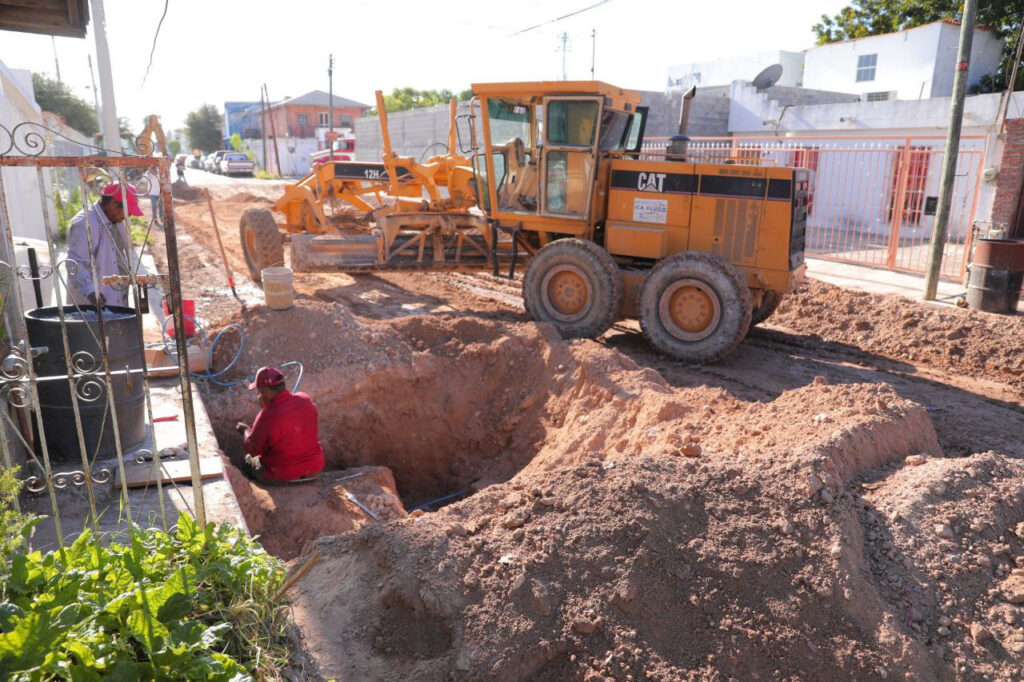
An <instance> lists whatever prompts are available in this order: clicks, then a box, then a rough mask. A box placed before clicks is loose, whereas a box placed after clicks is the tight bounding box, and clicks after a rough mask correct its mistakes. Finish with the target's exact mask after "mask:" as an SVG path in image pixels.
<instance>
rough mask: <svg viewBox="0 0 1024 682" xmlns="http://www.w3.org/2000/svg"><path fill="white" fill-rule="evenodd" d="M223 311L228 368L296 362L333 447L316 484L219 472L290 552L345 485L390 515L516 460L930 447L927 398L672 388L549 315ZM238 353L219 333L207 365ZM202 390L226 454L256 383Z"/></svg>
mask: <svg viewBox="0 0 1024 682" xmlns="http://www.w3.org/2000/svg"><path fill="white" fill-rule="evenodd" d="M229 321H232V320H229ZM233 321H237V322H239V323H241V324H242V325H243V326H244V328H245V329H246V338H247V343H246V346H245V348H244V350H243V353H242V359H241V362H240V363H239V367H240V368H246V369H247V370H254V369H255V368H257V367H259V366H261V365H264V364H277V365H280V364H282V363H285V362H288V361H291V360H299V361H301V362H302V363H303V365H304V374H303V377H302V381H301V386H300V390H302V391H304V392H306V393H308V394H309V395H310V396H311V397H312V398H313V399H314V401H315V402H316V404H317V406H318V409H319V412H320V438H321V442H322V444H323V446H324V451H325V454H326V458H327V472H326V473H325V476H324V477H323V478H322V480H321V481H319V482H318V483H315V484H309V485H305V486H297V487H285V488H263V487H260V486H255V485H252V484H251V483H250V482H249V481H248V480H246V479H245V478H244V477H243V476H241V475H240V473H239V472H237V471H234V470H233V471H232V472H231V474H230V477H231V480H232V482H233V484H234V487H235V490H236V494H237V496H238V498H239V502H240V504H241V507H242V510H243V513H245V515H246V519H247V521H248V523H249V525H250V530H251V531H252V532H254V533H256V534H259V535H261V536H263V538H264V544H265V545H266V546H267V547H268V549H270V550H271V551H275V553H278V554H280V555H282V556H286V557H288V556H293V555H295V554H296V553H298V552H299V551H301V549H302V547H303V545H304V544H305V543H306V542H308V541H309V540H312V539H315V538H316V537H318V536H321V535H331V534H336V533H341V532H346V531H349V530H352V529H353V528H356V527H358V526H360V525H362V524H363V523H364V522H365V520H366V515H365V513H364V512H363V511H362V510H360V509H359V508H358V506H357V505H355V504H354V503H353V502H352V501H351V499H346V492H348V493H353V494H355V495H356V497H357V498H358V499H360V500H362V498H363V497H367V498H368V499H370V500H371V501H372V502H373V503H374V504H375V505H379V504H380V503H381V498H383V502H384V503H386V504H384V505H383V506H384V507H385V508H387V511H388V512H389V514H387V515H384V516H385V517H386V518H397V517H402V516H404V515H405V513H406V510H407V509H412V508H414V507H416V506H419V505H421V504H423V503H426V502H429V501H432V500H436V499H437V498H442V497H446V496H449V495H454V496H455V497H454V499H461V498H463V497H465V496H468V495H469V494H471V493H473V492H475V491H477V490H480V489H482V488H484V487H486V486H488V485H491V484H495V483H501V482H505V481H508V480H509V479H512V478H513V477H515V476H516V475H517V474H518V473H519V472H522V471H524V470H527V471H531V472H532V471H554V470H558V469H562V468H565V467H570V466H575V465H577V464H579V463H580V462H583V461H586V460H588V459H591V458H595V457H596V458H600V459H610V460H614V459H617V458H622V457H629V456H633V455H638V454H656V455H670V456H686V455H694V454H695V453H697V452H698V451H703V457H704V458H705V459H706V458H707V457H709V456H729V457H737V458H739V460H740V461H742V460H743V459H744V458H750V459H752V458H755V457H759V456H765V455H764V453H765V452H772V451H783V450H786V449H787V448H789V447H791V446H793V445H795V444H804V443H805V441H806V432H807V431H808V430H811V431H822V430H830V431H831V430H833V428H834V427H836V426H837V425H839V424H841V427H842V428H840V429H839V433H838V435H835V436H833V438H832V441H830V442H831V443H832V444H831V445H830V446H829V448H831V450H830V452H829V453H826V454H824V455H821V457H827V461H828V462H829V467H831V475H834V476H836V477H850V476H856V475H857V474H858V473H859V472H860V471H863V470H865V469H866V468H870V467H872V466H877V465H879V464H882V463H884V462H886V461H888V460H889V459H891V458H892V457H896V456H900V453H903V454H906V453H908V452H911V451H932V452H938V451H939V447H938V444H937V442H936V441H935V435H934V430H933V428H932V425H931V422H930V420H929V419H928V417H927V414H926V413H925V412H924V410H923V409H921V408H920V407H919V406H914V405H913V404H911V403H906V402H905V401H902V400H900V399H899V398H898V397H897V396H895V395H894V394H892V393H891V391H889V390H887V389H886V388H885V387H879V386H847V387H829V386H810V387H806V388H805V389H802V390H798V391H793V392H789V393H786V394H783V395H782V396H781V397H780V398H778V399H777V400H776V401H774V402H771V403H747V402H744V401H741V400H738V399H736V398H734V397H733V396H731V395H729V394H728V393H726V392H724V391H721V390H719V389H709V388H695V389H686V390H682V389H674V388H672V387H670V386H668V385H667V384H665V382H664V381H663V380H662V378H661V377H660V375H658V374H657V373H656V372H654V371H652V370H649V369H647V370H642V369H639V368H638V367H637V366H636V365H635V364H634V363H633V362H632V361H630V360H628V359H627V358H625V357H624V356H622V355H621V354H619V353H617V352H615V351H611V350H609V349H606V348H604V347H602V346H600V345H598V344H595V343H593V342H589V341H578V342H571V343H566V342H565V341H563V340H561V339H560V338H559V337H558V336H557V334H556V333H555V331H554V330H553V329H551V328H550V327H547V326H544V325H535V324H508V323H501V322H495V321H488V320H482V319H479V318H474V317H457V316H451V317H446V316H412V317H405V318H400V319H397V320H388V321H367V320H364V319H361V318H356V317H354V316H353V315H351V313H349V312H348V310H347V309H346V308H345V307H344V306H341V305H338V304H331V303H326V302H320V301H300V302H299V303H298V305H297V306H296V307H295V308H293V309H291V310H288V311H271V310H268V309H265V308H256V309H251V310H250V311H248V312H247V313H246V314H245V315H244V316H239V317H238V318H237V319H236V320H233ZM234 352H235V348H231V347H229V345H228V344H225V347H224V348H223V349H219V350H218V353H217V358H215V362H224V361H225V359H226V358H229V357H230V356H231V355H233V354H234ZM206 398H207V400H206V402H207V405H208V410H209V412H210V415H211V418H212V420H213V424H214V428H215V430H216V432H217V434H218V438H219V439H220V445H221V447H222V449H223V450H224V452H225V453H226V454H228V455H229V457H235V458H237V457H238V456H240V454H241V448H242V445H241V438H240V436H239V435H238V434H237V433H236V432H235V430H234V425H235V423H236V422H238V421H251V419H252V417H253V416H254V414H255V412H256V410H257V407H256V405H255V404H254V402H253V395H252V394H251V393H250V392H248V391H245V390H244V389H241V388H238V387H236V388H233V389H216V388H207V389H206ZM822 400H826V401H827V402H828V403H835V411H833V412H830V413H828V414H826V415H825V416H823V417H822V418H821V420H820V421H819V422H812V423H810V425H809V426H808V425H807V424H806V423H805V422H804V421H803V420H805V419H806V418H807V414H808V411H809V410H818V409H819V404H818V403H820V402H821V401H822ZM890 404H892V405H893V406H894V407H893V409H889V407H888V406H889V405H890ZM865 405H867V407H865ZM880 405H881V406H883V407H879V406H880ZM897 406H898V407H897ZM797 416H799V418H800V420H798V421H794V419H795V418H796V417H797ZM821 447H825V446H824V445H821ZM803 450H807V447H806V446H803ZM822 452H824V451H822ZM851 453H853V454H851ZM769 456H770V455H769ZM750 459H748V461H750ZM796 461H797V460H795V459H794V460H791V461H790V462H789V465H791V466H795V465H796V464H795V462H796ZM823 461H824V460H823ZM353 467H378V469H376V470H375V473H374V474H373V476H366V477H363V478H361V479H360V480H355V481H352V480H350V481H345V482H340V481H337V480H336V479H337V478H338V476H339V475H340V474H338V473H337V472H340V471H343V470H344V471H348V470H351V469H352V468H353ZM392 476H393V478H392ZM356 488H359V489H358V490H357V489H356ZM397 498H400V499H401V504H399V503H398V499H397Z"/></svg>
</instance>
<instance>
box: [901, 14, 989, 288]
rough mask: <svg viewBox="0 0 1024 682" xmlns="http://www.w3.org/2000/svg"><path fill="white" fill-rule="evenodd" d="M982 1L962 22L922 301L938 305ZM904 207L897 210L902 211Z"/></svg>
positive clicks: (964, 16)
mask: <svg viewBox="0 0 1024 682" xmlns="http://www.w3.org/2000/svg"><path fill="white" fill-rule="evenodd" d="M977 10H978V0H965V2H964V12H963V17H962V18H961V20H960V47H959V49H958V50H957V57H956V74H955V75H954V76H953V103H952V105H951V106H950V110H949V130H948V132H947V133H946V156H945V158H944V159H943V163H942V182H941V184H940V185H939V205H938V207H937V208H936V211H935V224H934V226H933V227H932V242H931V245H930V246H929V249H928V270H927V271H926V272H925V278H924V294H923V295H922V297H921V298H922V299H924V300H925V301H934V300H935V294H936V292H937V291H938V288H939V273H940V272H941V271H942V254H943V252H944V251H945V248H946V232H947V230H948V228H949V209H950V204H951V203H952V199H953V182H954V180H955V179H956V178H955V176H956V161H957V156H959V152H960V129H961V127H962V126H963V119H964V97H965V95H966V94H967V69H968V67H969V65H970V62H971V42H972V40H973V38H974V15H975V13H976V12H977ZM900 208H901V207H897V210H899V209H900Z"/></svg>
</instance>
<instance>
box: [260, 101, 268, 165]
mask: <svg viewBox="0 0 1024 682" xmlns="http://www.w3.org/2000/svg"><path fill="white" fill-rule="evenodd" d="M260 115H261V118H260V133H262V134H263V170H267V168H269V167H270V157H269V156H267V100H265V99H264V98H263V88H260Z"/></svg>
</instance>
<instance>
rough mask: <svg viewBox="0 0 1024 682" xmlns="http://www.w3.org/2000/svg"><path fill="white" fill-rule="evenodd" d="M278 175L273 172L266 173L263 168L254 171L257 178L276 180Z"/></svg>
mask: <svg viewBox="0 0 1024 682" xmlns="http://www.w3.org/2000/svg"><path fill="white" fill-rule="evenodd" d="M280 177H281V176H280V175H277V174H275V173H268V172H267V171H265V170H258V171H256V178H257V179H259V180H277V179H278V178H280Z"/></svg>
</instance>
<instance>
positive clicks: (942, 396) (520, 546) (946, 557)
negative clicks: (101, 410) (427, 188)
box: [183, 196, 1024, 679]
mask: <svg viewBox="0 0 1024 682" xmlns="http://www.w3.org/2000/svg"><path fill="white" fill-rule="evenodd" d="M242 199H244V201H242V200H239V201H238V202H234V203H232V205H233V206H235V205H237V206H241V207H243V208H244V207H247V206H248V205H251V204H253V203H255V202H256V201H258V200H259V199H256V198H252V197H249V196H243V197H242ZM229 203H231V202H229ZM237 206H236V207H237ZM193 210H195V209H193ZM218 217H220V214H218ZM221 226H222V228H221V229H222V231H224V232H225V235H228V234H229V232H228V230H230V229H232V228H233V226H230V227H225V223H224V222H223V221H222V222H221ZM199 227H200V226H199V223H198V222H195V223H192V224H191V226H190V229H189V232H190V234H193V233H194V234H195V239H194V240H192V241H191V242H189V241H186V242H185V243H184V247H183V263H185V265H184V267H185V268H186V269H187V270H188V271H189V272H190V273H191V274H192V277H193V280H194V282H193V286H197V287H200V289H201V290H202V291H203V292H204V294H203V295H204V296H208V297H209V300H208V305H207V306H206V310H209V311H211V312H210V313H208V314H209V316H210V318H211V319H213V320H216V323H215V327H220V326H222V325H223V324H226V323H228V322H232V321H235V322H239V323H241V324H243V325H244V326H245V328H246V330H247V332H248V338H249V343H248V344H247V347H246V349H245V352H244V358H243V361H242V362H241V363H240V366H241V367H243V368H245V369H244V371H252V370H253V369H255V368H256V367H258V366H260V365H262V364H267V363H276V364H280V363H282V362H286V361H288V360H302V362H303V363H304V364H305V367H306V373H305V376H304V378H303V380H302V390H304V391H306V392H308V393H310V394H311V395H312V396H313V398H314V400H316V401H317V404H318V405H319V406H320V409H321V436H322V439H323V440H324V445H325V449H326V450H327V451H328V459H329V461H330V463H331V464H330V468H332V469H340V468H342V467H348V466H356V465H365V466H367V467H374V466H376V467H378V468H370V469H367V470H368V471H372V472H375V473H374V474H373V475H371V476H367V477H366V480H363V481H359V482H355V481H342V482H338V481H336V480H335V479H334V478H332V477H330V476H328V477H326V478H325V480H324V481H322V482H321V483H320V484H318V487H317V488H316V491H315V494H314V495H309V494H297V493H294V492H293V491H289V490H287V489H284V490H285V491H284V492H279V491H277V490H270V489H267V490H263V489H259V488H257V487H255V486H251V485H250V484H249V483H248V482H246V481H244V479H241V478H240V477H238V476H237V472H235V471H233V470H231V469H229V475H231V476H232V477H233V478H232V480H233V482H235V483H236V490H238V495H239V498H240V501H241V502H242V504H243V508H244V509H247V510H248V511H247V513H246V516H247V518H249V519H250V527H251V529H252V530H253V531H254V532H257V533H261V534H262V535H263V538H264V539H263V541H264V544H265V545H267V546H268V548H270V549H271V550H272V551H275V553H278V554H280V555H282V556H286V557H289V556H295V555H297V554H300V553H303V552H304V551H309V550H310V549H312V548H313V547H314V546H315V547H316V548H318V549H320V550H321V552H322V553H323V554H324V557H325V558H324V560H323V561H322V562H321V564H320V565H319V566H318V567H317V568H315V569H314V570H313V572H312V573H310V574H309V576H308V577H307V578H306V579H304V580H303V581H302V582H301V583H300V584H299V586H298V588H297V589H296V590H295V592H294V594H293V597H292V601H293V606H294V609H295V614H296V619H297V622H298V624H299V626H300V631H301V640H302V645H303V647H304V648H306V650H307V651H308V652H309V653H311V654H312V659H313V660H314V661H315V666H314V667H313V668H311V669H310V670H308V671H306V672H307V676H308V678H309V679H328V678H330V677H341V678H345V679H348V678H352V679H357V678H373V679H409V678H417V679H449V678H450V677H451V676H452V675H454V676H455V677H456V678H459V679H463V678H465V679H477V678H481V677H495V678H498V679H522V678H525V677H533V678H558V679H627V676H632V677H633V678H634V679H680V678H684V679H685V678H725V677H730V676H731V677H738V678H748V679H755V678H777V677H793V678H820V679H825V678H835V677H846V678H849V677H855V678H857V679H893V678H894V677H895V678H899V677H910V678H919V679H967V678H971V679H973V678H975V677H981V676H984V675H988V676H989V677H990V678H1000V677H1013V676H1014V675H1015V674H1016V671H1018V670H1019V667H1020V665H1021V663H1022V662H1024V578H1021V576H1022V575H1024V523H1022V522H1024V470H1022V467H1021V465H1020V461H1019V460H1018V459H1016V458H1019V457H1022V456H1024V439H1022V437H1021V435H1020V434H1021V433H1024V410H1022V408H1021V400H1020V398H1021V396H1020V384H1019V377H1020V376H1021V374H1020V370H1021V368H1020V365H1019V359H1020V358H1019V355H1020V353H1019V351H1018V350H1015V349H1017V348H1019V344H1020V339H1021V338H1024V335H1022V328H1021V327H1020V325H1021V324H1022V323H1021V320H1020V319H1019V318H1003V317H997V316H987V315H985V314H980V313H975V312H973V311H960V310H955V309H949V308H936V307H934V306H925V305H922V304H920V303H916V302H913V301H907V300H904V299H898V298H895V297H880V296H878V297H876V296H872V295H865V294H860V293H857V292H845V291H843V290H841V289H837V288H835V287H829V286H828V285H824V284H821V283H811V284H809V285H808V287H807V288H805V289H804V290H803V291H801V292H799V293H798V294H796V295H794V296H793V297H791V298H790V299H789V300H787V302H786V303H784V304H783V306H782V308H780V311H779V313H778V315H777V316H776V317H773V318H772V320H770V322H769V324H768V325H766V328H764V329H758V330H754V331H753V332H752V334H751V336H750V338H748V340H747V341H746V342H745V343H744V344H743V345H742V346H741V347H740V348H739V349H738V350H737V351H736V353H734V354H733V355H732V356H730V357H729V358H727V359H726V360H725V361H723V362H722V363H718V364H717V365H714V366H707V367H700V368H693V367H686V366H683V365H680V364H679V363H674V362H672V361H669V360H666V359H664V358H661V357H659V356H657V354H655V353H652V352H651V351H650V349H649V348H648V347H647V346H646V344H644V343H643V341H642V339H641V338H640V337H639V335H638V334H637V333H636V330H635V329H634V328H632V327H631V326H630V325H629V324H623V325H617V326H616V328H615V329H613V330H612V331H611V332H610V333H609V334H608V335H606V337H605V338H604V339H602V342H601V343H595V342H591V341H577V342H571V343H566V342H564V341H562V340H561V339H559V338H558V337H557V335H555V334H554V333H553V331H552V330H551V329H550V328H546V327H544V326H538V325H534V324H531V323H527V322H525V321H524V316H523V314H522V311H521V308H520V307H518V304H517V303H516V302H515V301H514V300H513V299H514V298H515V296H514V294H515V284H514V283H509V282H507V281H504V280H492V279H491V278H487V277H477V276H436V275H419V276H416V275H397V274H394V275H392V274H388V275H384V276H367V277H359V278H351V277H346V276H328V275H323V276H320V275H317V276H304V277H303V281H302V283H301V284H300V285H299V286H298V287H297V289H298V305H297V307H296V308H295V309H293V310H292V311H286V312H272V311H268V310H266V309H265V308H263V307H261V306H258V305H256V306H253V307H251V308H250V310H249V312H248V313H246V314H245V315H240V314H238V313H236V312H230V314H227V315H226V316H225V313H228V312H229V311H232V310H234V309H236V308H237V306H236V305H234V304H232V303H231V301H230V300H227V299H226V294H228V292H226V290H225V289H224V287H223V286H220V288H219V289H218V288H217V285H215V284H212V282H213V280H214V278H215V277H216V267H215V266H216V263H215V262H214V261H215V259H214V258H213V257H211V255H210V252H209V250H208V248H209V247H208V245H207V242H211V238H210V234H209V233H208V232H205V231H203V230H201V229H199ZM226 239H231V237H230V236H226ZM235 241H237V240H235ZM211 243H212V242H211ZM229 243H230V242H229ZM230 253H231V252H230V251H229V254H230ZM229 257H232V258H233V257H234V256H233V255H229ZM250 294H251V292H248V291H245V292H243V296H244V297H246V298H247V299H249V300H250V302H252V301H254V300H258V292H256V293H255V294H254V295H250ZM228 350H230V349H228V348H225V352H227V351H228ZM204 392H205V393H204V397H205V402H206V404H207V408H208V410H209V411H210V413H211V416H212V417H213V419H214V423H215V427H216V429H217V431H218V435H219V437H220V438H221V445H222V447H223V448H224V450H225V451H226V452H228V453H229V454H230V453H231V452H237V450H238V447H239V445H240V443H239V442H238V438H237V436H236V435H235V434H234V432H233V430H232V427H233V424H234V421H236V420H241V419H246V420H247V419H251V418H252V416H253V414H255V411H256V406H255V405H254V404H253V403H252V402H251V396H250V395H249V394H248V393H247V392H245V391H243V390H238V389H232V390H221V389H214V388H205V389H204ZM943 454H945V455H952V456H955V457H943ZM381 466H383V467H387V469H384V468H380V467H381ZM392 472H393V474H394V478H393V479H392V478H390V475H391V473H392ZM357 480H358V479H357ZM342 491H348V492H353V493H354V494H355V495H356V496H357V497H358V498H359V499H360V500H364V499H365V500H370V501H373V502H374V503H375V504H376V506H375V508H377V509H381V508H386V509H387V510H388V513H387V514H386V523H383V524H377V523H367V522H366V515H365V514H364V513H362V512H361V510H359V509H358V508H357V507H356V506H354V505H353V504H352V503H351V502H350V501H347V500H346V499H345V498H344V497H343V492H342ZM456 491H466V492H473V493H474V494H472V495H468V496H466V497H463V498H462V499H461V501H459V502H456V503H455V504H452V505H450V506H447V507H445V508H443V509H441V510H440V511H439V512H437V513H434V514H427V515H425V516H421V517H418V518H410V517H408V516H407V515H406V513H405V512H406V509H408V508H411V507H413V506H416V505H418V504H420V503H422V502H423V501H425V500H429V499H433V498H434V497H436V496H441V495H445V494H449V493H451V492H456ZM389 496H391V497H393V498H398V497H401V500H402V503H397V502H391V503H383V502H382V501H381V500H382V499H383V500H387V498H388V497H389ZM253 519H256V520H257V521H258V522H257V523H254V522H253ZM332 533H342V534H341V535H338V536H337V537H330V536H331V534H332ZM318 538H319V539H318Z"/></svg>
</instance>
